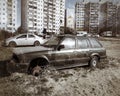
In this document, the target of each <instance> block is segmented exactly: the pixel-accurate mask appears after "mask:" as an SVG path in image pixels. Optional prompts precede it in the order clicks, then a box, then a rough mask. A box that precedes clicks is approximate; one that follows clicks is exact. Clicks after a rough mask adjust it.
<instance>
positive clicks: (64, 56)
mask: <svg viewBox="0 0 120 96" xmlns="http://www.w3.org/2000/svg"><path fill="white" fill-rule="evenodd" d="M75 45H76V44H75V38H74V37H66V38H64V39H63V40H62V42H61V43H60V44H59V45H58V49H57V50H56V51H55V52H54V53H53V55H52V57H53V58H54V61H55V62H54V66H55V67H59V68H66V67H68V66H70V65H71V64H73V63H74V49H75ZM61 46H62V47H61ZM60 47H61V48H60Z"/></svg>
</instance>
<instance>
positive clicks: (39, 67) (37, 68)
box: [28, 59, 47, 76]
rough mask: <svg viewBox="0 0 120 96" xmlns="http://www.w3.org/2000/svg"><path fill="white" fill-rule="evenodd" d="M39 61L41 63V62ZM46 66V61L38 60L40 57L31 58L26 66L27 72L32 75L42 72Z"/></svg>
mask: <svg viewBox="0 0 120 96" xmlns="http://www.w3.org/2000/svg"><path fill="white" fill-rule="evenodd" d="M41 62H42V63H43V64H41ZM46 66H47V63H46V61H45V62H44V60H40V59H37V60H33V61H32V62H31V63H30V66H29V68H28V74H31V75H33V76H39V75H40V74H41V73H42V72H43V70H44V68H45V67H46Z"/></svg>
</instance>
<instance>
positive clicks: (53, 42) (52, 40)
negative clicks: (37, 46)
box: [43, 37, 60, 47]
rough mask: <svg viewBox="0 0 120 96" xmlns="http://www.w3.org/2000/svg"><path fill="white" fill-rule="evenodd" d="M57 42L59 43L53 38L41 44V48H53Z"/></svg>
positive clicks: (58, 39) (56, 38) (58, 40)
mask: <svg viewBox="0 0 120 96" xmlns="http://www.w3.org/2000/svg"><path fill="white" fill-rule="evenodd" d="M59 42H60V38H58V37H53V38H51V39H50V40H48V41H47V42H45V43H44V44H43V46H45V47H53V46H57V45H58V43H59Z"/></svg>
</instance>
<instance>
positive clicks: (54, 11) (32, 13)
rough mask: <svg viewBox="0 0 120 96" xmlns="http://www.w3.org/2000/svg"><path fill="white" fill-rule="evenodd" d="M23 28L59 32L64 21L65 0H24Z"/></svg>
mask: <svg viewBox="0 0 120 96" xmlns="http://www.w3.org/2000/svg"><path fill="white" fill-rule="evenodd" d="M21 2H22V7H21V9H22V15H21V18H22V19H21V22H22V28H23V29H24V30H25V31H28V32H38V34H40V33H41V32H43V30H44V29H46V31H47V32H51V33H56V34H59V32H60V26H61V25H62V23H64V19H63V18H64V13H63V12H64V9H65V8H64V6H65V0H22V1H21Z"/></svg>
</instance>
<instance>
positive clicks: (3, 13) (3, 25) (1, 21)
mask: <svg viewBox="0 0 120 96" xmlns="http://www.w3.org/2000/svg"><path fill="white" fill-rule="evenodd" d="M0 6H1V7H0V29H4V30H6V29H7V1H6V0H0Z"/></svg>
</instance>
